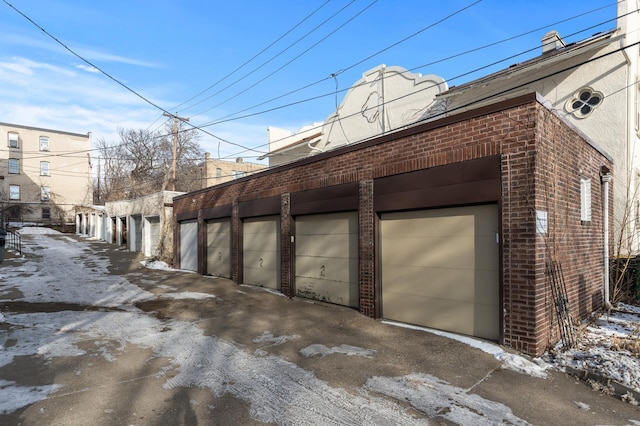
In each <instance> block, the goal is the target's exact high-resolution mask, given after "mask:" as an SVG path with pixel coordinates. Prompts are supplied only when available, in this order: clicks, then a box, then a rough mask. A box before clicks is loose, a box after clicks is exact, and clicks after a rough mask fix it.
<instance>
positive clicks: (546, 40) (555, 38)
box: [542, 30, 565, 54]
mask: <svg viewBox="0 0 640 426" xmlns="http://www.w3.org/2000/svg"><path fill="white" fill-rule="evenodd" d="M564 46H565V43H564V40H562V37H560V34H558V32H557V31H555V30H552V31H549V32H548V33H546V34H545V35H544V36H543V37H542V54H545V53H547V52H552V51H554V50H558V49H561V48H563V47H564Z"/></svg>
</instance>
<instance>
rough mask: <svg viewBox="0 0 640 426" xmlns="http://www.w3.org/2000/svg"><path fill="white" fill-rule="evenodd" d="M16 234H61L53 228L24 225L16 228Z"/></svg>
mask: <svg viewBox="0 0 640 426" xmlns="http://www.w3.org/2000/svg"><path fill="white" fill-rule="evenodd" d="M17 232H18V234H20V235H56V234H59V235H61V234H62V232H59V231H56V230H55V229H51V228H45V227H42V226H25V227H22V228H20V229H18V231H17Z"/></svg>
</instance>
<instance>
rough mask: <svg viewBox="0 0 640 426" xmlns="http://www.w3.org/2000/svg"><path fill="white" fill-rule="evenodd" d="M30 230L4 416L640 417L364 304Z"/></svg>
mask: <svg viewBox="0 0 640 426" xmlns="http://www.w3.org/2000/svg"><path fill="white" fill-rule="evenodd" d="M24 245H25V254H24V256H23V257H20V258H16V257H13V256H10V257H9V258H8V259H6V260H5V261H4V262H3V263H2V264H1V265H0V315H1V316H0V347H2V348H3V349H2V351H0V424H3V425H19V424H20V425H76V424H77V425H80V424H83V425H84V424H92V425H160V424H162V425H195V424H203V425H210V424H211V425H247V424H265V423H266V424H296V425H299V424H368V425H369V424H540V425H544V424H548V425H557V424H565V425H570V424H576V425H578V424H579V425H587V424H594V425H595V424H640V413H639V412H638V409H637V407H635V406H632V405H630V404H627V403H624V402H622V401H619V400H618V399H615V398H613V397H611V396H608V395H603V394H601V393H600V392H597V391H594V390H592V389H591V388H590V387H589V386H587V385H586V384H585V383H583V382H581V381H579V380H576V379H574V378H572V377H570V376H568V375H566V374H564V373H561V372H557V371H547V372H546V377H544V378H543V377H534V376H532V375H530V374H526V373H522V372H517V371H513V370H512V369H507V368H504V367H505V365H504V363H503V362H502V361H499V360H498V359H496V358H495V357H494V356H493V355H491V354H488V353H485V352H483V351H481V350H478V349H475V348H473V347H471V346H469V345H467V344H464V343H461V342H459V341H456V340H452V339H448V338H445V337H441V336H437V335H434V334H432V333H428V332H425V331H421V330H415V329H409V328H402V327H398V326H394V325H390V324H387V323H383V322H380V321H376V320H372V319H370V318H367V317H364V316H362V315H360V314H359V313H358V312H356V311H354V310H352V309H348V308H345V307H340V306H335V305H327V304H323V303H317V302H313V301H310V300H305V299H288V298H286V297H283V296H281V295H278V294H275V293H272V292H269V291H266V290H265V289H261V288H257V287H253V286H240V285H237V284H235V283H233V282H231V281H229V280H226V279H222V278H214V277H203V276H200V275H198V274H194V273H188V272H183V271H175V270H160V269H149V268H146V267H144V266H143V265H142V264H141V263H140V261H141V260H143V258H142V257H141V256H140V255H139V254H135V253H129V252H127V251H124V250H120V249H117V248H114V246H112V245H109V244H106V243H104V242H98V241H89V240H86V239H84V238H81V237H78V236H70V235H62V234H58V235H48V234H47V235H27V236H25V237H24ZM634 422H635V423H634Z"/></svg>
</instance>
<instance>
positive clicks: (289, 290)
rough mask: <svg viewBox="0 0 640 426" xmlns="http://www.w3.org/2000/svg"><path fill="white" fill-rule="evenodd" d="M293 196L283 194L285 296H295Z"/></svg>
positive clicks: (281, 217)
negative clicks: (292, 227)
mask: <svg viewBox="0 0 640 426" xmlns="http://www.w3.org/2000/svg"><path fill="white" fill-rule="evenodd" d="M291 232H292V230H291V196H290V194H288V193H287V194H282V196H281V207H280V290H281V291H282V294H284V295H285V296H289V297H293V286H292V282H291V271H292V266H291V253H292V250H293V247H294V246H293V244H292V243H291V236H292V235H293V234H292V233H291Z"/></svg>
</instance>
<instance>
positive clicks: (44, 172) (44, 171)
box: [40, 161, 50, 176]
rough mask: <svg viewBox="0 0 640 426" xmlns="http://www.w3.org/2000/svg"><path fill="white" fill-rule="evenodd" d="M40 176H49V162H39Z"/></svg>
mask: <svg viewBox="0 0 640 426" xmlns="http://www.w3.org/2000/svg"><path fill="white" fill-rule="evenodd" d="M40 176H50V175H49V162H48V161H41V162H40Z"/></svg>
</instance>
